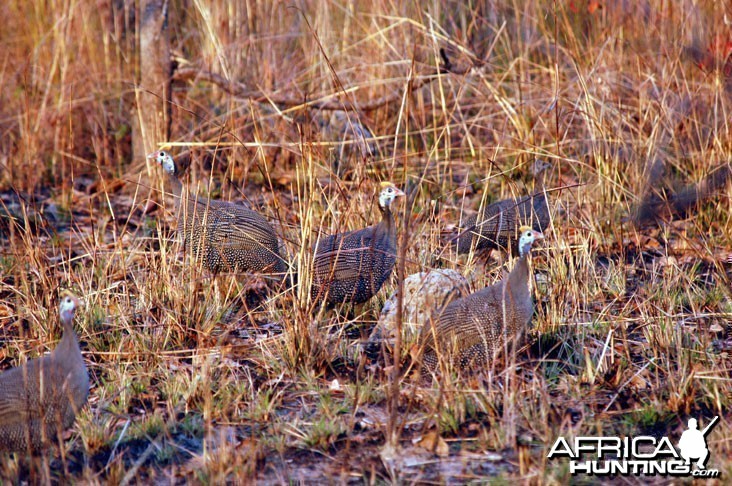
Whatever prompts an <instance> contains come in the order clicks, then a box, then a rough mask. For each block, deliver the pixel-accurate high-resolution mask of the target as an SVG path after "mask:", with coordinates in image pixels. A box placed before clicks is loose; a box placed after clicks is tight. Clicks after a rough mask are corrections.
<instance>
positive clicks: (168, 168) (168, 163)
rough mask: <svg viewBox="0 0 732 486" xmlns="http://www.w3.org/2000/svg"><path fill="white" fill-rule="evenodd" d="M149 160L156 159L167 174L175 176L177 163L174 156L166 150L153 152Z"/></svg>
mask: <svg viewBox="0 0 732 486" xmlns="http://www.w3.org/2000/svg"><path fill="white" fill-rule="evenodd" d="M147 158H148V159H155V162H157V163H158V164H160V166H161V167H162V168H163V170H164V171H165V173H166V174H171V175H175V172H176V171H175V162H174V161H173V156H172V155H170V154H169V153H168V152H166V151H165V150H159V151H157V152H153V153H151V154H149V155H148V156H147Z"/></svg>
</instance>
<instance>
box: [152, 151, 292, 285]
mask: <svg viewBox="0 0 732 486" xmlns="http://www.w3.org/2000/svg"><path fill="white" fill-rule="evenodd" d="M148 158H153V159H155V160H156V161H157V162H158V163H159V164H160V165H161V166H162V167H163V170H164V171H165V173H166V174H168V179H169V181H170V185H171V187H172V190H173V195H174V196H175V210H176V213H177V217H178V232H179V233H180V235H181V237H182V238H183V242H184V245H185V248H187V249H189V250H191V251H192V252H193V255H194V257H195V258H196V259H197V260H200V261H201V262H202V263H203V266H204V267H205V268H206V269H207V270H209V271H210V272H211V273H213V274H217V273H219V272H222V271H242V272H270V273H280V274H284V272H285V271H286V269H287V267H286V264H285V261H284V260H283V259H282V257H281V255H280V250H279V242H278V240H277V236H276V235H275V232H274V229H272V226H271V225H270V224H269V222H268V221H267V220H266V219H265V218H264V216H262V215H261V214H259V213H257V212H256V211H252V210H251V209H249V208H246V207H244V206H242V205H240V204H236V203H231V202H226V201H217V200H214V199H204V198H200V197H198V196H195V195H188V196H187V197H185V196H183V195H182V193H183V186H182V184H181V182H180V179H179V178H178V168H177V167H176V165H175V162H174V160H173V157H172V156H171V155H170V154H168V153H167V152H165V151H159V152H154V153H152V154H150V155H148ZM184 197H185V204H181V200H182V199H183V198H184Z"/></svg>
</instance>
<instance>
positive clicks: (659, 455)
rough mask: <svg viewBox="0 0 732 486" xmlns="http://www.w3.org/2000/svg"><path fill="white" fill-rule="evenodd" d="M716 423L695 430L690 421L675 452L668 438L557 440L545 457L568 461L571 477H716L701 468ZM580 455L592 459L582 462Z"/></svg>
mask: <svg viewBox="0 0 732 486" xmlns="http://www.w3.org/2000/svg"><path fill="white" fill-rule="evenodd" d="M718 421H719V416H717V417H714V418H713V419H712V420H711V421H710V422H709V424H707V426H706V427H705V428H704V429H703V430H699V424H698V422H697V420H696V419H695V418H690V419H689V421H688V425H689V428H688V430H685V431H684V433H683V434H681V438H680V439H679V443H678V446H679V448H678V450H676V448H675V447H674V446H673V443H672V442H671V440H670V439H669V438H668V437H661V438H660V439H658V438H656V437H651V436H639V437H622V438H621V437H575V439H574V443H573V444H571V443H569V442H567V440H566V439H565V438H564V437H559V438H558V439H557V440H556V441H555V442H554V445H553V446H552V448H551V450H550V451H549V454H548V455H547V458H549V459H556V458H558V457H567V458H569V459H570V461H569V472H570V473H571V474H573V475H574V474H579V473H584V474H588V475H596V476H641V475H642V476H674V477H687V476H693V477H695V478H718V477H719V470H717V469H706V466H705V464H706V462H707V459H709V449H708V448H707V436H708V435H709V433H710V432H711V431H712V429H713V428H714V426H715V425H716V424H717V422H718ZM572 446H574V447H572ZM583 454H588V455H590V454H591V455H592V456H594V457H592V458H589V457H588V458H587V459H584V458H583V457H582V456H583ZM692 460H694V461H696V468H694V467H692V465H691V463H692Z"/></svg>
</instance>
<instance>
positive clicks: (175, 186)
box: [168, 174, 183, 199]
mask: <svg viewBox="0 0 732 486" xmlns="http://www.w3.org/2000/svg"><path fill="white" fill-rule="evenodd" d="M168 182H169V183H170V189H171V191H172V192H173V195H174V196H175V197H176V198H177V199H180V196H181V194H182V193H183V184H182V183H181V182H180V179H178V176H177V175H175V174H168Z"/></svg>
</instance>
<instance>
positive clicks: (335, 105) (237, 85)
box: [173, 66, 461, 111]
mask: <svg viewBox="0 0 732 486" xmlns="http://www.w3.org/2000/svg"><path fill="white" fill-rule="evenodd" d="M331 69H332V66H331ZM445 70H447V69H446V68H445V69H443V71H445ZM451 72H452V71H451ZM457 74H461V73H459V72H458V73H457ZM192 79H196V80H199V81H201V80H202V81H207V82H209V83H212V84H215V85H216V86H218V87H219V88H221V89H222V90H224V91H226V92H227V93H229V94H231V95H234V96H239V97H241V98H251V99H253V100H255V101H256V102H259V103H261V102H265V101H268V102H270V103H275V104H278V105H283V106H289V107H301V106H302V107H309V108H313V109H317V110H326V111H348V108H347V107H346V106H345V103H346V102H345V101H341V100H336V101H303V100H302V99H296V98H291V97H287V96H283V95H265V94H264V93H262V91H261V90H258V89H250V88H249V87H248V86H247V85H245V84H244V83H241V82H239V81H230V80H228V79H226V78H224V77H223V76H221V75H220V74H217V73H212V72H210V71H205V70H203V69H199V68H195V67H188V68H182V69H178V70H177V71H176V72H175V73H174V74H173V80H174V81H188V80H192ZM435 79H437V76H435V75H426V76H424V77H420V78H418V79H417V80H415V81H413V82H411V83H409V89H410V91H414V90H416V89H419V88H421V87H422V86H424V85H426V84H428V83H431V82H432V81H434V80H435ZM339 85H340V83H339ZM340 86H341V93H339V94H337V95H336V96H338V95H340V94H343V95H345V94H347V93H349V92H351V91H352V89H349V90H346V89H345V88H344V87H343V86H342V85H340ZM329 96H330V95H329ZM401 96H402V95H401V93H399V92H398V91H397V92H394V93H391V94H387V95H384V96H382V97H380V98H376V99H374V100H371V101H367V102H365V103H360V104H359V105H358V110H361V111H373V110H376V109H378V108H381V107H382V106H384V105H387V104H389V103H392V102H395V101H398V100H399V98H400V97H401ZM348 104H349V105H351V106H350V108H351V109H353V110H356V107H355V106H354V105H353V103H350V102H348Z"/></svg>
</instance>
